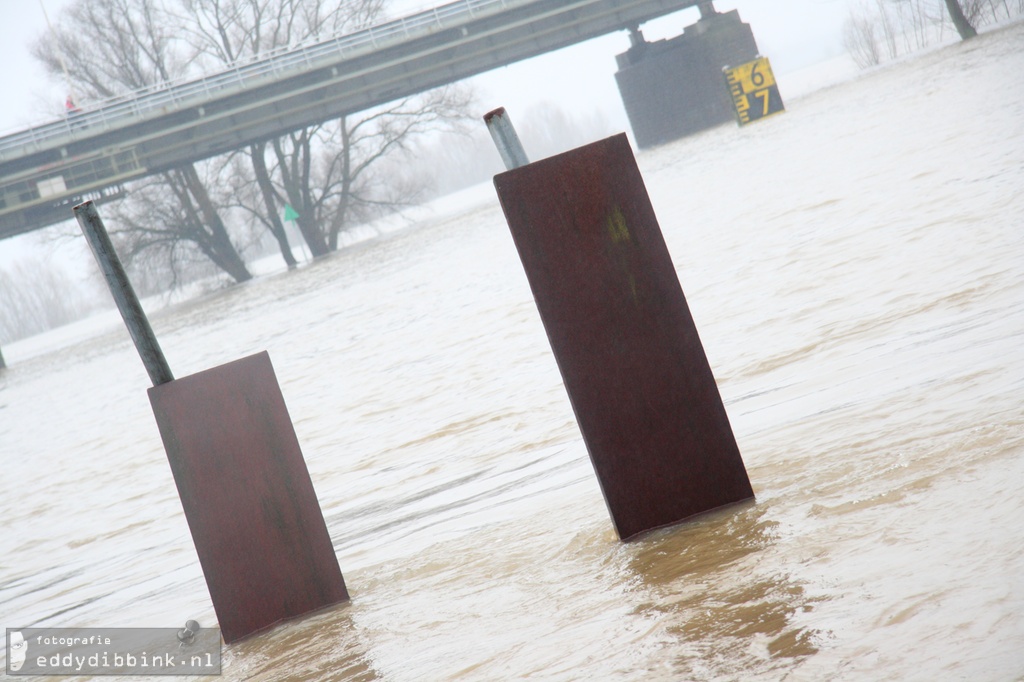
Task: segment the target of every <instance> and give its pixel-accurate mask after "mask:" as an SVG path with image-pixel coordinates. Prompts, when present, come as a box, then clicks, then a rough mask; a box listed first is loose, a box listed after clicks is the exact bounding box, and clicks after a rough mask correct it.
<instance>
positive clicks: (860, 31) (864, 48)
mask: <svg viewBox="0 0 1024 682" xmlns="http://www.w3.org/2000/svg"><path fill="white" fill-rule="evenodd" d="M843 46H844V47H845V48H846V51H847V52H848V53H849V55H850V57H851V58H852V59H853V61H854V62H855V63H856V64H857V66H859V67H860V68H862V69H866V68H867V67H869V66H874V65H875V64H879V63H881V61H882V55H881V52H880V51H879V47H878V38H877V37H876V35H875V22H874V20H873V19H872V18H871V17H870V16H868V15H867V14H865V12H864V10H863V9H861V10H859V11H858V10H854V9H852V8H851V9H850V14H849V16H848V17H847V18H846V21H844V22H843Z"/></svg>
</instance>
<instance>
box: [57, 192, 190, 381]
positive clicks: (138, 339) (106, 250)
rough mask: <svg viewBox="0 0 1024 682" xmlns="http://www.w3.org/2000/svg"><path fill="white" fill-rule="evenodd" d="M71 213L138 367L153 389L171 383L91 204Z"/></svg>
mask: <svg viewBox="0 0 1024 682" xmlns="http://www.w3.org/2000/svg"><path fill="white" fill-rule="evenodd" d="M73 210H74V212H75V218H76V219H77V220H78V226H79V227H81V228H82V234H84V235H85V241H87V242H88V243H89V248H90V249H92V255H93V256H95V257H96V262H97V263H99V265H100V270H102V271H103V278H104V279H106V280H107V286H108V287H110V293H111V294H113V296H114V302H115V303H117V309H118V310H119V311H120V312H121V317H122V318H123V319H124V323H125V325H126V326H127V327H128V333H129V334H131V335H132V341H134V342H135V348H136V350H138V351H139V355H140V356H141V357H142V364H144V365H145V366H146V371H147V372H149V378H150V379H151V380H152V381H153V385H154V386H159V385H160V384H166V383H168V382H170V381H174V376H173V375H172V374H171V368H170V367H169V366H168V365H167V360H165V359H164V354H163V351H161V350H160V344H159V343H157V341H156V335H155V334H153V329H152V327H150V326H149V320H147V319H146V313H145V312H144V311H143V310H142V305H141V304H140V303H139V299H138V297H137V296H136V295H135V290H134V289H132V284H131V282H129V281H128V275H127V274H126V273H125V271H124V267H123V266H122V265H121V261H120V260H119V259H118V257H117V252H116V251H114V245H113V244H111V243H110V237H109V236H108V235H107V230H106V228H104V227H103V220H102V219H101V218H100V214H99V213H97V212H96V207H95V206H93V203H92V202H91V201H86V202H85V203H83V204H79V205H78V206H75V208H74V209H73Z"/></svg>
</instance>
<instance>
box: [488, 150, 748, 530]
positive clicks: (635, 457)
mask: <svg viewBox="0 0 1024 682" xmlns="http://www.w3.org/2000/svg"><path fill="white" fill-rule="evenodd" d="M494 184H495V187H496V188H497V190H498V196H499V199H500V201H501V206H502V209H503V211H504V213H505V217H506V219H507V221H508V225H509V228H510V229H511V232H512V237H513V239H514V241H515V244H516V248H517V249H518V251H519V255H520V258H521V260H522V262H523V267H524V268H525V270H526V275H527V278H528V279H529V282H530V287H531V289H532V290H533V295H534V297H535V299H536V303H537V308H538V310H539V312H540V316H541V319H542V321H543V323H544V327H545V330H546V331H547V335H548V339H549V340H550V342H551V347H552V350H553V351H554V355H555V359H556V360H557V362H558V367H559V370H560V371H561V374H562V379H563V381H564V382H565V387H566V390H567V391H568V393H569V399H570V401H571V403H572V406H573V410H574V412H575V414H576V419H577V421H578V423H579V426H580V430H581V432H582V434H583V439H584V441H585V443H586V446H587V450H588V451H589V453H590V458H591V460H592V461H593V464H594V468H595V470H596V472H597V477H598V480H599V481H600V484H601V490H602V491H603V493H604V498H605V501H606V503H607V505H608V510H609V512H610V514H611V517H612V522H613V523H614V525H615V529H616V531H617V532H618V534H619V537H620V538H622V539H627V538H629V537H632V536H634V535H636V534H638V533H642V532H644V531H647V530H651V529H654V528H658V527H661V526H666V525H670V524H673V523H676V522H678V521H680V520H683V519H685V518H687V517H690V516H693V515H695V514H699V513H702V512H705V511H708V510H711V509H714V508H716V507H720V506H723V505H727V504H730V503H733V502H738V501H741V500H745V499H749V498H752V497H753V495H754V493H753V490H752V489H751V486H750V481H749V480H748V478H747V473H746V469H745V468H744V466H743V460H742V458H741V457H740V452H739V448H738V447H737V445H736V440H735V438H734V436H733V433H732V429H731V427H730V425H729V419H728V416H727V415H726V412H725V407H724V405H723V404H722V399H721V396H720V394H719V392H718V387H717V385H716V383H715V378H714V376H713V375H712V372H711V368H710V366H709V365H708V361H707V357H706V356H705V353H704V348H703V346H702V345H701V342H700V338H699V337H698V335H697V329H696V327H695V325H694V322H693V318H692V317H691V315H690V311H689V308H688V306H687V304H686V299H685V297H684V295H683V291H682V288H681V287H680V285H679V279H678V277H677V276H676V272H675V268H674V266H673V264H672V260H671V257H670V256H669V253H668V249H667V248H666V246H665V242H664V239H663V237H662V234H661V230H660V228H659V226H658V221H657V218H656V217H655V214H654V209H653V208H652V206H651V202H650V199H649V198H648V195H647V190H646V188H645V186H644V182H643V178H642V177H641V175H640V171H639V169H638V168H637V165H636V160H635V158H634V157H633V153H632V150H631V149H630V146H629V142H628V140H627V139H626V136H625V135H624V134H620V135H616V136H614V137H610V138H608V139H606V140H602V141H600V142H595V143H593V144H590V145H587V146H584V147H580V148H578V149H575V150H572V151H570V152H566V153H564V154H560V155H558V156H554V157H551V158H549V159H545V160H542V161H537V162H535V163H532V164H529V165H526V166H522V167H520V168H516V169H514V170H511V171H508V172H506V173H502V174H500V175H497V176H496V177H495V178H494Z"/></svg>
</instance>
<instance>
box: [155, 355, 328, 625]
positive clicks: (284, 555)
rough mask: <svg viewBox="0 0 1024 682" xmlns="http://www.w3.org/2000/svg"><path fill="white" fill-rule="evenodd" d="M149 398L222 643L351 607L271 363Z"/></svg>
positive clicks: (225, 371)
mask: <svg viewBox="0 0 1024 682" xmlns="http://www.w3.org/2000/svg"><path fill="white" fill-rule="evenodd" d="M149 399H150V402H151V403H152V406H153V413H154V415H155V416H156V421H157V425H158V426H159V428H160V436H161V438H162V439H163V442H164V447H165V449H166V451H167V459H168V461H169V462H170V465H171V471H172V473H173V474H174V482H175V484H176V485H177V487H178V494H179V496H180V497H181V503H182V506H183V507H184V510H185V518H186V519H187V520H188V525H189V529H190V530H191V532H192V538H193V540H194V542H195V546H196V552H197V553H198V555H199V562H200V563H201V564H202V567H203V573H204V574H205V576H206V584H207V585H208V586H209V589H210V597H211V598H212V599H213V605H214V609H215V610H216V612H217V618H218V620H219V621H220V627H221V632H222V633H223V635H224V641H226V642H228V643H231V642H233V641H236V640H238V639H241V638H243V637H246V636H248V635H250V634H253V633H255V632H258V631H259V630H262V629H264V628H267V627H269V626H271V625H273V624H274V623H277V622H278V621H281V620H284V619H287V618H291V617H294V616H299V615H302V614H304V613H308V612H310V611H313V610H316V609H319V608H322V607H325V606H329V605H331V604H336V603H339V602H342V601H345V600H347V599H348V591H347V589H346V587H345V581H344V579H343V578H342V575H341V569H340V568H339V566H338V559H337V557H336V556H335V553H334V547H333V545H332V543H331V538H330V535H329V534H328V532H327V525H326V524H325V523H324V518H323V514H322V513H321V511H320V505H319V503H318V502H317V498H316V493H315V492H314V490H313V484H312V481H311V480H310V477H309V472H308V470H307V469H306V464H305V461H304V460H303V458H302V452H301V451H300V449H299V442H298V439H297V438H296V436H295V430H294V429H293V428H292V422H291V419H290V417H289V415H288V410H287V408H286V407H285V403H284V397H283V396H282V394H281V389H280V386H279V385H278V383H277V378H276V377H275V375H274V369H273V366H272V365H271V364H270V357H269V355H268V354H267V353H266V352H262V353H258V354H256V355H252V356H249V357H246V358H242V359H241V360H236V361H234V362H230V363H228V364H225V365H221V366H219V367H215V368H213V369H209V370H206V371H203V372H199V373H198V374H193V375H191V376H187V377H184V378H181V379H176V380H174V381H170V382H168V383H164V384H160V385H158V386H154V387H153V388H151V389H149Z"/></svg>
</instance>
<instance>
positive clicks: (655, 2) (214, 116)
mask: <svg viewBox="0 0 1024 682" xmlns="http://www.w3.org/2000/svg"><path fill="white" fill-rule="evenodd" d="M695 3H696V0H568V1H567V0H460V1H458V2H453V3H450V4H447V5H443V6H440V7H437V8H435V9H433V10H428V11H425V12H420V13H418V14H414V15H411V16H408V17H404V18H401V19H397V20H395V21H391V22H387V23H385V24H381V25H379V26H374V27H371V28H367V29H364V30H361V31H357V32H355V33H351V34H347V35H343V36H337V37H334V38H331V39H328V40H324V41H321V42H318V43H314V44H309V45H303V46H299V47H295V48H291V49H287V50H282V51H279V52H275V53H270V54H268V55H266V56H264V57H262V58H261V59H259V60H256V61H252V62H249V63H244V64H235V65H233V66H231V67H230V68H228V69H226V70H224V71H222V72H220V73H216V74H213V75H210V76H207V77H204V78H199V79H195V80H191V81H186V82H179V83H166V84H160V85H158V86H153V87H151V88H148V89H146V90H143V91H139V92H135V93H131V94H130V95H126V96H124V97H119V98H115V99H111V100H107V101H105V102H100V103H97V104H95V105H94V106H92V107H90V109H89V110H88V111H83V112H81V113H79V114H75V115H74V116H72V117H69V118H68V119H66V120H61V121H55V122H52V123H48V124H45V125H41V126H37V127H34V128H32V129H29V130H26V131H22V132H19V133H15V134H13V135H8V136H6V137H3V138H0V239H2V238H4V237H10V236H13V235H16V234H20V233H23V232H27V231H31V230H35V229H38V228H41V227H45V226H46V225H50V224H53V223H56V222H61V221H63V220H66V219H68V218H69V217H70V215H71V213H70V208H69V207H70V206H71V205H72V204H74V203H77V202H78V201H80V200H82V199H84V198H94V199H103V198H106V197H109V196H114V195H117V194H118V193H119V192H120V188H121V186H122V183H124V182H126V181H128V180H131V179H137V178H141V177H144V176H146V175H150V174H154V173H158V172H161V171H164V170H167V169H170V168H173V167H175V166H177V165H181V164H184V163H188V162H192V161H198V160H201V159H205V158H209V157H212V156H215V155H218V154H222V153H225V152H229V151H232V150H235V149H240V148H244V147H245V146H246V145H248V144H251V143H253V142H256V141H259V140H263V139H269V138H272V137H276V136H279V135H282V134H285V133H287V132H290V131H293V130H297V129H299V128H301V127H303V126H307V125H312V124H315V123H320V122H323V121H326V120H329V119H331V118H336V117H338V116H341V115H344V114H347V113H353V112H357V111H362V110H365V109H368V108H371V107H373V106H377V105H380V104H384V103H386V102H389V101H393V100H396V99H400V98H402V97H406V96H409V95H413V94H417V93H419V92H423V91H425V90H428V89H431V88H434V87H438V86H441V85H445V84H447V83H452V82H455V81H458V80H461V79H463V78H467V77H469V76H473V75H476V74H479V73H483V72H485V71H488V70H490V69H493V68H497V67H500V66H504V65H507V64H510V63H513V62H516V61H519V60H522V59H527V58H529V57H533V56H536V55H539V54H543V53H545V52H549V51H552V50H556V49H559V48H562V47H566V46H568V45H571V44H574V43H577V42H581V41H583V40H588V39H590V38H594V37H597V36H600V35H604V34H607V33H610V32H613V31H617V30H622V29H626V28H629V27H631V26H636V25H639V24H642V23H643V22H645V21H648V20H650V19H653V18H656V17H659V16H662V15H665V14H669V13H671V12H674V11H677V10H680V9H682V8H685V7H689V6H692V5H694V4H695Z"/></svg>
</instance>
